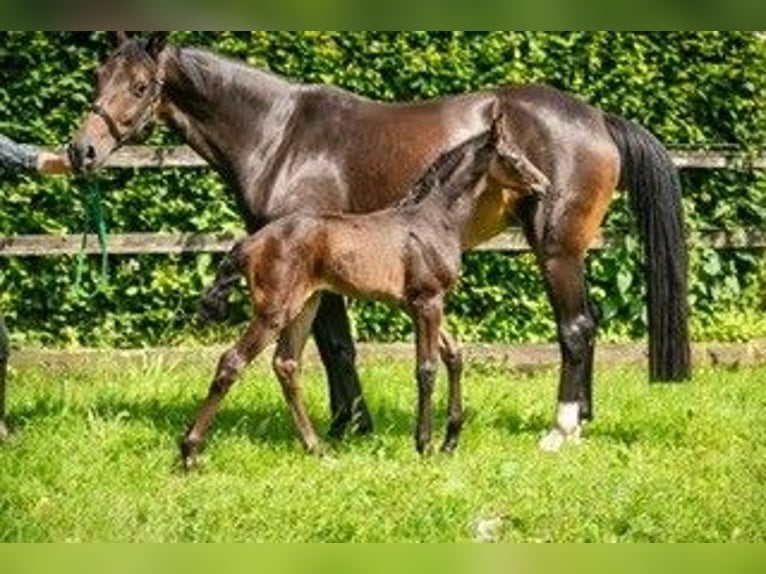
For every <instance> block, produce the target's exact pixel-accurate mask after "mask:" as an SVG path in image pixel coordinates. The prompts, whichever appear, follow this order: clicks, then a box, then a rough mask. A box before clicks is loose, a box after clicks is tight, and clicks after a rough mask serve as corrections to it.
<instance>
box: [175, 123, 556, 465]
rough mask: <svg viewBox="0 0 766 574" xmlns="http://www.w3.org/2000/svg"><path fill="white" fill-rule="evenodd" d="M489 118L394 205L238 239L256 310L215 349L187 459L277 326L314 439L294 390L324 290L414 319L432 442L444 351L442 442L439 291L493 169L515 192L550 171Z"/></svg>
mask: <svg viewBox="0 0 766 574" xmlns="http://www.w3.org/2000/svg"><path fill="white" fill-rule="evenodd" d="M503 131H504V129H503V127H502V125H501V121H500V119H496V120H495V121H494V122H493V126H492V128H490V129H489V130H486V131H484V132H482V133H481V134H480V135H478V136H475V137H473V138H470V139H468V140H466V141H465V142H463V143H461V144H459V145H458V146H456V147H454V148H452V149H451V150H449V151H447V152H445V153H443V154H442V155H441V156H439V157H438V158H437V159H436V161H435V162H434V163H433V164H432V165H431V166H430V167H429V168H428V170H427V171H426V173H425V174H424V175H423V176H422V177H421V178H420V179H419V180H418V182H417V183H416V184H415V185H414V187H413V188H412V189H411V190H410V192H409V194H408V195H407V196H406V197H405V198H404V199H403V200H402V201H401V202H400V203H399V204H398V205H396V206H395V207H392V208H389V209H385V210H381V211H376V212H373V213H369V214H364V215H349V214H323V215H315V214H294V215H291V216H287V217H285V218H282V219H280V220H278V221H276V222H274V223H272V224H270V225H268V226H266V227H265V228H263V229H262V230H261V231H259V232H257V233H255V234H253V235H251V236H249V237H247V238H245V239H244V240H242V241H241V242H239V243H238V244H237V245H236V246H235V247H234V249H233V250H232V254H231V257H232V258H233V260H235V261H236V262H237V264H238V267H239V269H240V271H241V273H242V274H244V275H245V277H246V279H247V283H248V287H249V291H250V297H251V300H252V302H253V306H254V309H255V313H254V317H253V319H252V321H251V323H250V325H249V327H248V329H247V332H246V333H245V334H244V335H243V336H242V337H241V338H240V339H239V341H238V342H237V344H236V345H234V346H233V347H232V348H231V349H229V350H228V351H226V352H225V353H224V354H223V356H222V357H221V359H220V361H219V364H218V369H217V370H216V373H215V377H214V379H213V383H212V385H211V387H210V391H209V393H208V396H207V398H206V399H205V401H204V403H203V405H202V408H201V410H200V412H199V414H198V416H197V418H196V420H195V421H194V424H193V425H192V426H191V428H190V429H189V431H188V432H187V434H186V435H185V437H184V439H183V441H182V443H181V451H182V456H183V461H184V464H185V465H186V466H187V467H188V466H190V465H191V464H192V463H193V462H194V457H195V455H196V452H197V449H198V447H199V445H200V443H201V442H202V439H203V436H204V434H205V432H206V430H207V428H208V427H209V425H210V423H211V422H212V419H213V417H214V415H215V413H216V411H217V409H218V406H219V404H220V402H221V400H222V399H223V397H224V396H225V395H226V393H227V391H228V390H229V388H230V387H231V385H232V383H233V382H234V380H235V378H236V377H237V375H239V374H240V373H241V372H242V370H243V369H244V368H245V366H246V365H247V364H248V363H250V362H251V361H252V360H253V358H255V356H256V355H258V353H260V352H261V351H262V350H263V349H264V347H265V346H266V345H267V344H268V343H269V342H270V341H271V340H272V339H273V338H274V337H275V336H277V335H278V342H277V347H276V353H275V355H274V365H273V366H274V371H275V373H276V376H277V378H278V379H279V382H280V384H281V385H282V390H283V392H284V395H285V399H286V400H287V403H288V405H289V408H290V412H291V415H292V417H293V420H294V422H295V424H296V426H297V428H298V431H299V433H300V438H301V441H302V442H303V445H304V447H305V448H306V449H307V450H308V451H309V452H316V451H317V450H318V449H319V448H320V441H319V437H318V436H317V433H316V432H315V431H314V428H313V426H312V424H311V421H310V420H309V417H308V415H307V413H306V408H305V405H304V402H303V398H302V396H301V388H300V382H299V370H300V359H301V354H302V351H303V348H304V345H305V343H306V339H307V337H308V336H309V333H310V329H311V324H312V321H313V319H314V316H315V314H316V311H317V307H318V304H319V300H320V297H319V296H320V293H321V292H322V291H324V290H329V291H333V292H336V293H341V294H343V295H350V296H353V297H364V298H370V299H377V300H383V301H387V302H390V303H392V304H396V305H399V306H401V307H403V308H404V309H405V310H407V312H408V313H409V314H410V315H411V316H412V318H413V321H414V324H415V335H416V355H417V369H416V378H417V388H418V408H417V426H416V432H415V442H416V447H417V450H418V451H419V452H421V453H423V452H425V451H427V450H428V449H429V446H430V441H431V426H432V425H431V411H432V392H433V387H434V379H435V375H436V364H437V359H438V357H439V355H441V359H442V361H443V362H444V364H445V366H446V368H447V372H448V384H449V392H448V422H447V432H446V437H445V440H444V443H443V446H442V450H444V451H452V450H453V449H454V448H455V447H456V446H457V443H458V435H459V433H460V428H461V425H462V405H461V389H460V377H461V357H460V351H459V348H458V347H457V345H456V344H455V342H454V340H453V339H452V338H451V337H450V336H449V335H448V334H447V333H446V332H445V331H444V329H443V328H442V314H443V309H444V299H445V296H446V293H447V291H448V290H449V289H450V288H451V287H452V286H453V285H454V284H455V282H456V281H457V279H458V275H459V272H460V257H461V254H462V252H463V250H464V249H465V248H466V247H467V245H468V241H469V237H468V229H469V224H470V222H471V218H472V216H473V213H474V210H475V208H476V205H477V202H478V199H479V197H480V196H481V194H482V192H483V191H485V189H487V187H488V180H493V182H492V183H495V184H500V185H502V186H503V187H504V188H505V189H511V190H514V193H518V194H519V195H539V194H543V193H545V191H546V189H547V187H548V185H549V181H548V178H547V177H546V176H545V175H544V174H543V173H542V172H540V171H539V170H538V169H537V168H536V167H535V166H534V165H533V164H532V163H531V162H530V161H529V160H528V159H527V158H526V157H525V156H524V155H523V154H522V153H521V152H520V151H519V149H518V148H517V147H515V145H514V144H512V143H511V142H512V140H511V139H510V138H507V137H504V135H503Z"/></svg>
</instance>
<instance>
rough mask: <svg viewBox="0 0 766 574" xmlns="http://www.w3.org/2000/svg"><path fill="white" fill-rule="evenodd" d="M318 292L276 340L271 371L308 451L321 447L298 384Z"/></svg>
mask: <svg viewBox="0 0 766 574" xmlns="http://www.w3.org/2000/svg"><path fill="white" fill-rule="evenodd" d="M320 297H321V295H320V294H319V293H316V294H314V295H313V296H312V297H311V298H310V299H309V300H308V302H307V303H306V305H305V306H304V308H303V310H302V311H301V312H300V313H299V314H298V316H297V317H296V318H295V319H293V320H292V321H291V322H290V323H289V324H288V325H287V327H285V328H284V330H283V331H282V333H281V334H280V336H279V341H278V342H277V349H276V352H275V353H274V363H273V366H274V373H275V374H276V376H277V379H278V380H279V383H280V385H282V392H283V393H284V395H285V400H286V401H287V404H288V406H289V407H290V414H291V415H292V417H293V422H294V423H295V426H296V428H297V429H298V432H299V433H300V437H301V442H302V443H303V446H304V447H305V448H306V450H307V451H308V452H310V453H317V452H319V451H320V447H321V443H320V441H319V437H318V436H317V433H316V432H315V431H314V427H313V426H312V425H311V419H309V416H308V413H307V412H306V406H305V404H304V401H303V395H302V392H301V385H300V368H301V363H300V361H301V355H302V353H303V348H304V347H305V345H306V339H307V338H308V336H309V333H310V331H311V323H312V322H313V320H314V317H315V316H316V312H317V308H318V306H319V299H320Z"/></svg>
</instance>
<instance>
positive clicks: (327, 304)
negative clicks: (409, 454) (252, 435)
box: [312, 293, 372, 438]
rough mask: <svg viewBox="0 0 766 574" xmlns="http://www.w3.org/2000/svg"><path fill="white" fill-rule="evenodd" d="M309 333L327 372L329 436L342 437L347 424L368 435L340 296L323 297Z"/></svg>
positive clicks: (367, 416)
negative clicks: (311, 331)
mask: <svg viewBox="0 0 766 574" xmlns="http://www.w3.org/2000/svg"><path fill="white" fill-rule="evenodd" d="M312 329H313V333H314V340H315V341H316V344H317V349H318V350H319V355H320V357H321V359H322V364H323V365H324V367H325V370H326V371H327V384H328V386H329V389H330V409H331V411H332V423H331V425H330V432H329V434H330V436H331V437H336V438H340V437H342V436H343V434H344V433H345V432H346V428H347V427H348V426H349V424H350V425H351V428H352V429H353V430H354V431H355V432H358V433H359V434H365V433H369V432H371V431H372V417H371V416H370V412H369V410H368V409H367V404H366V403H365V401H364V398H363V397H362V388H361V385H360V384H359V375H358V374H357V371H356V349H355V348H354V339H353V338H352V337H351V326H350V324H349V321H348V312H347V311H346V304H345V302H344V300H343V297H342V296H340V295H337V294H335V293H323V294H322V297H321V302H320V303H319V309H318V310H317V312H316V318H315V319H314V323H313V325H312Z"/></svg>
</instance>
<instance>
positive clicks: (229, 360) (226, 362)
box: [210, 349, 247, 393]
mask: <svg viewBox="0 0 766 574" xmlns="http://www.w3.org/2000/svg"><path fill="white" fill-rule="evenodd" d="M246 364H247V363H246V361H245V360H244V359H243V358H242V355H240V353H239V351H238V350H237V349H229V350H228V351H226V352H225V353H224V354H223V355H221V359H220V360H219V361H218V370H217V371H216V374H215V379H214V380H213V384H212V386H211V387H210V390H211V392H214V393H225V392H226V391H227V390H228V389H229V387H230V386H231V384H232V383H233V382H234V379H236V378H237V377H238V376H239V374H240V373H241V372H242V371H243V370H244V368H245V365H246Z"/></svg>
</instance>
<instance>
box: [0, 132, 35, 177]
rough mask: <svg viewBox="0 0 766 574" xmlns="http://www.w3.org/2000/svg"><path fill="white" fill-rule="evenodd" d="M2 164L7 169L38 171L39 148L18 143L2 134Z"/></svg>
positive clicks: (0, 145)
mask: <svg viewBox="0 0 766 574" xmlns="http://www.w3.org/2000/svg"><path fill="white" fill-rule="evenodd" d="M0 166H2V167H4V168H6V169H14V170H15V169H21V170H27V171H37V148H36V147H34V146H31V145H25V144H20V143H16V142H15V141H13V140H12V139H10V138H8V137H5V136H4V135H2V134H0Z"/></svg>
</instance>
